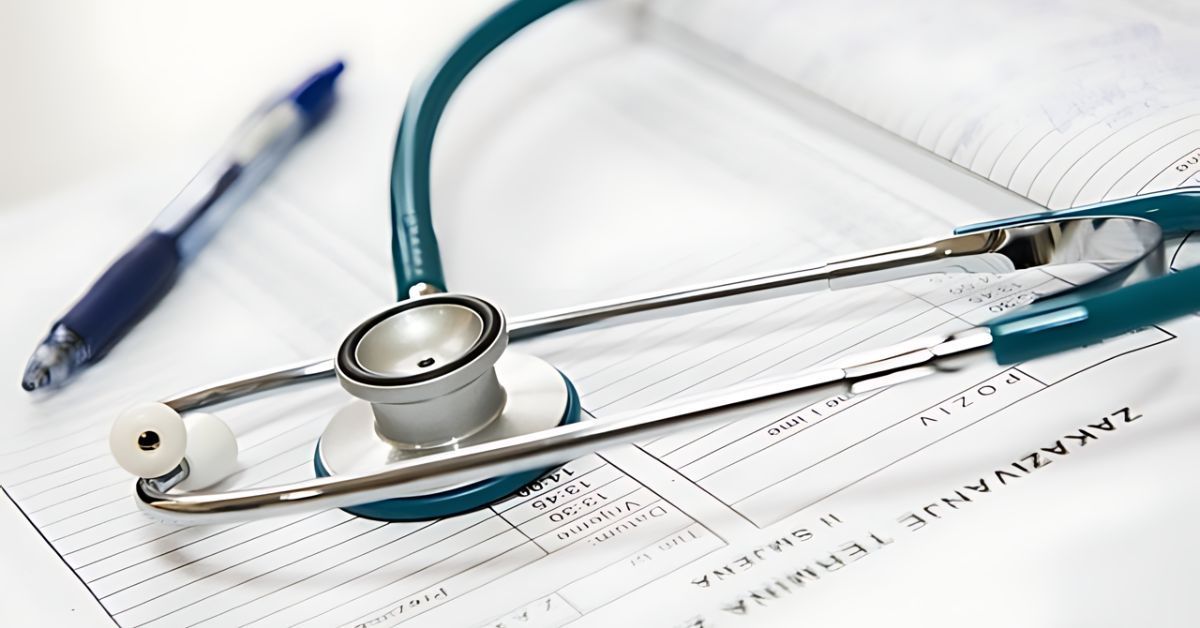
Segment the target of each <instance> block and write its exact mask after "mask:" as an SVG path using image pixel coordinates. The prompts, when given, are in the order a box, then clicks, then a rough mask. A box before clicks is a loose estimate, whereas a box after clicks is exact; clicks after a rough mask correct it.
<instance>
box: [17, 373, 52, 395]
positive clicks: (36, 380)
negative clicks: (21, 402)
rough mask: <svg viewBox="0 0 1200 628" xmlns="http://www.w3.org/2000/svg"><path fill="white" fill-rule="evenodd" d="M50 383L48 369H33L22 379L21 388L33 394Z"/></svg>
mask: <svg viewBox="0 0 1200 628" xmlns="http://www.w3.org/2000/svg"><path fill="white" fill-rule="evenodd" d="M49 383H50V371H49V369H47V368H46V367H38V368H31V369H29V370H28V371H26V372H25V377H23V378H22V379H21V388H24V389H25V390H26V391H27V392H33V391H35V390H37V389H39V388H42V387H43V386H45V385H46V384H49Z"/></svg>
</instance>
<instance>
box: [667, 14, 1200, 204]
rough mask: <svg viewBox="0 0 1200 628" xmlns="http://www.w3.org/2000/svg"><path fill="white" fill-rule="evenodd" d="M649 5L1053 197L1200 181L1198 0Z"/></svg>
mask: <svg viewBox="0 0 1200 628" xmlns="http://www.w3.org/2000/svg"><path fill="white" fill-rule="evenodd" d="M648 7H649V10H650V11H651V12H652V13H654V14H656V15H658V16H660V17H662V18H664V19H666V20H668V21H670V22H673V23H676V24H681V25H682V26H683V28H685V29H686V30H688V31H689V32H692V33H696V34H698V35H699V36H701V37H703V38H704V39H706V40H707V41H710V42H713V43H715V44H716V45H717V46H720V47H722V48H725V49H726V50H728V51H730V52H732V53H733V54H735V55H737V56H739V57H740V58H742V59H743V60H745V61H746V62H748V63H750V64H754V65H757V66H760V67H763V68H765V69H767V70H768V71H770V72H771V73H773V74H774V75H776V76H777V77H779V78H781V79H782V80H784V81H787V82H790V83H794V84H795V85H797V86H800V87H801V88H803V89H805V90H807V91H810V92H812V93H815V94H817V95H819V96H821V97H823V98H826V99H828V100H830V101H832V102H833V103H836V104H837V105H839V106H841V107H844V108H846V109H848V110H850V111H852V112H854V113H856V114H858V115H860V116H862V117H863V118H866V119H867V120H870V121H872V122H874V123H876V124H878V125H880V126H882V127H883V128H886V129H888V130H890V131H892V132H893V133H895V134H897V135H899V136H901V137H904V138H906V139H908V140H910V141H912V142H913V143H915V144H918V145H920V146H922V147H924V148H926V149H928V150H930V151H932V152H934V153H936V154H937V155H940V156H941V157H943V158H945V159H947V160H950V161H952V162H953V163H955V164H958V165H960V166H962V167H964V168H967V169H969V170H971V171H972V172H975V173H976V174H978V175H980V176H983V177H986V178H987V179H989V180H991V181H993V182H995V183H997V184H999V185H1002V186H1004V187H1007V188H1010V189H1012V190H1013V191H1015V192H1017V193H1018V194H1021V195H1024V196H1028V197H1029V198H1031V199H1033V200H1034V201H1037V202H1038V203H1042V204H1045V205H1048V206H1050V207H1052V208H1061V207H1071V206H1075V205H1082V204H1087V203H1094V202H1097V201H1101V200H1105V199H1111V198H1120V197H1126V196H1132V195H1134V194H1138V193H1142V192H1152V191H1157V190H1162V189H1167V188H1172V187H1178V186H1180V185H1194V184H1196V183H1197V182H1198V181H1200V179H1195V178H1194V177H1195V175H1196V174H1197V160H1198V159H1200V156H1198V153H1197V151H1198V150H1200V109H1198V108H1197V104H1196V97H1195V96H1196V88H1195V85H1196V81H1197V78H1198V76H1200V75H1198V71H1197V68H1196V65H1195V64H1194V63H1193V62H1192V61H1191V60H1192V59H1194V58H1195V56H1196V53H1197V52H1198V51H1200V44H1197V43H1196V37H1195V34H1196V28H1197V20H1196V12H1195V9H1194V8H1192V7H1191V6H1190V5H1187V4H1185V3H1152V2H1136V1H1124V0H1109V1H1104V2H1091V1H1086V0H1078V1H1068V2H1057V3H1044V2H1031V1H1020V2H988V3H964V2H953V1H949V0H922V1H919V2H905V3H877V2H871V1H869V0H864V1H858V2H838V3H817V2H796V3H778V2H772V1H769V0H762V1H756V2H723V1H721V0H711V1H708V2H701V3H696V2H679V1H676V0H667V1H656V2H650V3H648Z"/></svg>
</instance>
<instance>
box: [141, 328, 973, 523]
mask: <svg viewBox="0 0 1200 628" xmlns="http://www.w3.org/2000/svg"><path fill="white" fill-rule="evenodd" d="M990 342H991V338H990V335H989V333H988V331H987V330H986V329H979V328H976V329H973V330H970V331H967V332H964V333H961V334H956V335H952V336H935V337H929V338H920V339H916V340H913V341H910V342H907V343H902V344H900V345H896V346H894V347H890V348H888V349H885V350H880V351H875V352H872V353H869V354H864V355H863V356H859V357H856V358H852V359H848V360H846V361H845V362H843V363H841V364H840V365H839V366H833V367H825V368H818V369H812V370H808V371H804V372H801V373H797V374H794V375H788V376H784V377H779V378H775V379H770V380H764V381H760V382H754V383H751V384H746V385H743V386H739V387H735V388H731V389H728V390H725V391H722V392H720V393H718V394H714V395H705V396H701V397H696V398H693V399H690V400H685V401H679V402H675V403H671V404H666V405H660V406H655V407H652V408H646V409H642V410H636V411H631V412H627V413H624V414H620V415H615V416H611V417H606V418H605V419H603V420H597V421H586V422H582V423H574V424H570V425H563V426H561V427H556V428H553V429H549V430H542V431H539V432H535V433H531V434H525V435H522V436H516V437H511V438H506V439H503V440H497V441H494V442H490V443H486V444H481V445H473V446H469V447H464V448H462V449H458V450H451V451H445V452H442V453H436V454H431V455H429V456H425V457H422V458H419V459H415V460H411V461H406V462H399V463H394V464H390V465H388V466H386V467H384V468H382V469H380V470H378V471H373V472H367V473H358V474H353V473H351V474H339V475H335V476H330V477H325V478H318V479H314V480H308V481H304V482H297V483H294V484H288V485H284V486H278V487H269V488H251V489H241V490H235V491H228V492H217V493H204V492H192V493H182V494H175V493H171V492H169V491H167V490H164V489H163V488H161V487H159V486H158V485H157V484H156V482H155V481H154V480H145V479H143V480H139V481H138V483H137V489H136V492H135V494H136V497H137V499H138V501H139V503H140V505H141V506H142V508H143V509H145V510H146V511H147V512H149V513H150V514H151V515H152V516H154V517H156V518H158V519H161V520H163V521H167V522H170V523H178V524H185V525H190V524H199V523H221V522H227V521H238V520H244V519H252V518H260V517H267V516H275V515H283V514H288V513H291V512H298V511H305V510H312V509H319V508H344V507H351V506H354V505H357V504H362V503H369V502H379V501H385V500H388V499H393V498H396V497H399V496H403V495H406V494H412V493H422V492H431V491H436V490H438V489H439V487H442V486H444V485H445V484H447V483H457V482H470V481H473V480H477V479H478V478H481V477H493V476H504V475H509V474H514V473H518V472H521V471H525V470H529V469H537V468H544V467H549V466H553V465H557V464H562V463H565V462H567V461H570V460H572V459H574V458H577V457H579V456H581V455H584V454H586V453H590V452H592V451H596V450H599V449H603V448H606V447H611V446H613V445H618V444H623V443H629V442H635V441H638V440H643V439H646V438H653V437H655V436H658V435H662V434H666V433H671V432H675V431H678V430H684V429H692V428H697V427H700V426H702V425H704V424H707V423H714V422H724V421H728V420H729V418H730V414H729V412H730V411H737V410H740V411H753V410H756V409H762V408H763V407H765V406H766V404H768V403H771V402H773V401H774V400H777V399H779V398H782V397H790V398H795V399H796V403H798V404H803V403H807V402H815V401H818V400H820V399H824V398H828V397H830V396H833V395H837V394H851V395H853V394H858V393H861V392H865V391H868V390H874V389H877V388H880V387H884V386H889V385H892V384H895V383H898V382H902V381H907V380H911V379H914V378H917V377H923V376H925V375H929V374H932V373H937V372H942V371H945V370H953V369H959V368H963V367H964V366H966V365H968V364H970V363H972V362H974V361H976V360H987V359H988V358H989V357H990V355H989V352H988V350H987V349H988V347H989V345H990Z"/></svg>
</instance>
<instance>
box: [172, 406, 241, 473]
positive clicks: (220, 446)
mask: <svg viewBox="0 0 1200 628" xmlns="http://www.w3.org/2000/svg"><path fill="white" fill-rule="evenodd" d="M183 424H184V426H186V427H187V452H186V453H185V454H184V457H186V458H187V461H188V476H187V479H185V480H184V481H182V482H180V483H179V489H180V490H183V491H196V490H200V489H202V488H208V487H209V486H212V485H213V484H216V483H217V482H220V481H221V480H223V479H225V478H227V477H229V476H230V475H231V474H233V472H234V471H236V470H237V457H238V444H237V437H236V436H234V434H233V431H232V430H230V429H229V426H228V425H226V424H225V422H224V421H222V420H221V419H219V418H217V417H215V416H213V415H211V414H206V413H203V412H193V413H191V414H188V415H187V416H186V417H184V419H183Z"/></svg>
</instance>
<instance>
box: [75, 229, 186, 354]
mask: <svg viewBox="0 0 1200 628" xmlns="http://www.w3.org/2000/svg"><path fill="white" fill-rule="evenodd" d="M179 265H180V258H179V251H178V249H177V248H176V245H175V239H174V238H172V237H171V236H169V235H166V234H163V233H159V232H157V231H152V232H150V233H147V234H146V235H145V236H144V237H142V239H141V240H139V241H138V242H137V244H135V245H133V247H132V248H130V249H129V250H128V251H126V252H125V253H124V254H122V255H121V257H120V258H118V259H117V261H116V262H114V263H113V264H112V265H111V266H109V267H108V269H107V270H105V271H104V274H103V275H101V276H100V278H99V279H97V280H96V282H95V283H94V284H92V287H91V288H90V289H89V290H88V291H87V293H86V294H84V296H83V298H81V299H80V300H79V301H78V302H77V303H76V304H75V305H74V306H72V307H71V310H70V311H68V312H67V313H66V315H64V316H63V317H62V318H61V319H59V321H58V324H59V325H63V326H65V327H66V328H67V329H70V330H71V331H73V332H75V333H76V334H78V335H79V336H80V337H81V338H83V340H84V342H85V343H86V344H87V346H88V353H89V357H90V359H91V360H95V359H97V358H99V357H101V356H103V355H104V354H105V353H106V352H107V351H108V350H109V348H111V347H112V345H113V343H115V342H116V341H117V340H119V339H120V338H121V336H122V335H124V334H125V332H126V331H127V330H128V329H129V328H130V327H131V326H133V324H134V323H136V322H137V321H138V320H139V319H141V318H142V317H143V316H145V315H146V313H147V312H148V311H150V308H152V307H153V306H154V304H155V303H157V302H158V300H159V299H161V298H162V296H163V295H164V294H166V292H167V290H169V289H170V287H171V284H173V283H174V282H175V276H176V275H177V274H178V272H179Z"/></svg>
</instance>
